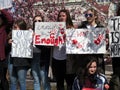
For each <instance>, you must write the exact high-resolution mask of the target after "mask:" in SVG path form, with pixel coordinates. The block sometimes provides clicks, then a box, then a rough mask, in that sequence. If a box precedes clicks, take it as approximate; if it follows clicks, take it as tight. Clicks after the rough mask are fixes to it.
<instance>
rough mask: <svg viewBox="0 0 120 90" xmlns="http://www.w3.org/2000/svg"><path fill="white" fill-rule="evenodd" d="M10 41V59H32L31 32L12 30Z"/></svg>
mask: <svg viewBox="0 0 120 90" xmlns="http://www.w3.org/2000/svg"><path fill="white" fill-rule="evenodd" d="M12 40H13V42H12V54H11V55H12V57H20V58H32V57H33V45H32V41H33V31H32V30H12Z"/></svg>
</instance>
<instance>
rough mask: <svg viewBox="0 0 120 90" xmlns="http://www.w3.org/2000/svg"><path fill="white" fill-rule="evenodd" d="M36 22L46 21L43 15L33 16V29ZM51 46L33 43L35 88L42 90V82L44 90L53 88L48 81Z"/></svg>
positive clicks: (32, 67)
mask: <svg viewBox="0 0 120 90" xmlns="http://www.w3.org/2000/svg"><path fill="white" fill-rule="evenodd" d="M36 22H44V17H43V16H42V15H36V16H35V17H34V18H33V30H35V23H36ZM50 52H51V47H47V46H40V45H33V60H32V62H31V70H32V76H33V79H34V90H40V85H41V83H42V85H43V88H44V90H51V88H50V83H49V81H48V68H49V61H50Z"/></svg>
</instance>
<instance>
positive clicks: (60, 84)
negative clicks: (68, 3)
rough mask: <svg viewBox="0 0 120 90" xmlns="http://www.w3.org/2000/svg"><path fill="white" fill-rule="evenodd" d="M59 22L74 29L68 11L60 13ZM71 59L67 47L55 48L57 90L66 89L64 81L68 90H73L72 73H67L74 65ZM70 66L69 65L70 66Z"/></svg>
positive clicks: (54, 61)
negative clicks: (68, 57) (68, 56)
mask: <svg viewBox="0 0 120 90" xmlns="http://www.w3.org/2000/svg"><path fill="white" fill-rule="evenodd" d="M57 21H58V22H65V23H66V28H67V29H68V28H73V23H72V20H71V17H70V13H69V11H68V10H66V9H62V10H60V11H59V13H58V17H57ZM69 62H71V60H70V59H67V55H66V46H65V44H63V46H61V47H58V46H55V47H53V60H52V68H53V72H55V77H56V82H57V90H65V88H64V80H66V83H67V90H72V84H73V81H74V77H73V73H72V71H70V72H68V74H66V73H67V69H69V68H71V67H72V65H71V64H72V63H71V64H70V63H69ZM68 64H69V65H68Z"/></svg>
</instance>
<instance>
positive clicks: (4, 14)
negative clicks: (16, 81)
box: [0, 9, 13, 90]
mask: <svg viewBox="0 0 120 90" xmlns="http://www.w3.org/2000/svg"><path fill="white" fill-rule="evenodd" d="M12 24H13V17H12V16H11V15H10V13H8V11H7V10H5V9H0V90H9V84H8V81H7V79H6V73H7V60H6V57H7V51H6V50H7V48H6V43H7V42H6V41H7V31H8V30H10V28H11V26H12Z"/></svg>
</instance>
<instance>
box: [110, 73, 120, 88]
mask: <svg viewBox="0 0 120 90" xmlns="http://www.w3.org/2000/svg"><path fill="white" fill-rule="evenodd" d="M109 86H110V88H109V90H120V77H119V76H118V75H112V78H111V79H110V82H109Z"/></svg>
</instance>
